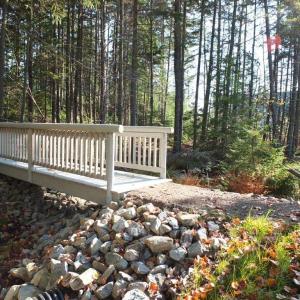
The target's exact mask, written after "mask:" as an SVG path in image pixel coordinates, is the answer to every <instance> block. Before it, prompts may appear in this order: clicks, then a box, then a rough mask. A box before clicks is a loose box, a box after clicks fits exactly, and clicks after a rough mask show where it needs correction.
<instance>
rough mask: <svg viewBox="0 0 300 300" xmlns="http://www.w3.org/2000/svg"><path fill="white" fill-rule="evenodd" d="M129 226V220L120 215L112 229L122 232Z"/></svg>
mask: <svg viewBox="0 0 300 300" xmlns="http://www.w3.org/2000/svg"><path fill="white" fill-rule="evenodd" d="M128 226H129V224H128V222H127V221H126V220H125V219H124V218H122V217H120V219H119V220H118V221H116V222H115V223H114V225H113V226H112V230H113V231H115V232H122V231H124V230H125V229H126V228H128Z"/></svg>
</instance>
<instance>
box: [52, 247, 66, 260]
mask: <svg viewBox="0 0 300 300" xmlns="http://www.w3.org/2000/svg"><path fill="white" fill-rule="evenodd" d="M64 253H65V248H64V247H63V245H61V244H58V245H56V246H54V247H53V249H52V251H51V254H50V258H54V259H58V257H59V256H60V255H61V254H64Z"/></svg>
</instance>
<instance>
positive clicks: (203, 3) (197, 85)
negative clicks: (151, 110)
mask: <svg viewBox="0 0 300 300" xmlns="http://www.w3.org/2000/svg"><path fill="white" fill-rule="evenodd" d="M204 8H205V1H201V17H200V25H199V43H198V62H197V77H196V92H195V104H194V131H193V149H196V147H197V138H198V136H197V135H198V134H197V129H198V102H199V83H200V71H201V54H202V35H203V21H204Z"/></svg>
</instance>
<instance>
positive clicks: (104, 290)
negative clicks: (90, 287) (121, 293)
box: [95, 281, 114, 299]
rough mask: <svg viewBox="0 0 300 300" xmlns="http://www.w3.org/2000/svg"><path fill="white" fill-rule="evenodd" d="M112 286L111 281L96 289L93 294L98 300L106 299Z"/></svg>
mask: <svg viewBox="0 0 300 300" xmlns="http://www.w3.org/2000/svg"><path fill="white" fill-rule="evenodd" d="M113 286H114V283H113V282H112V281H111V282H108V283H107V284H105V285H103V286H101V287H100V288H99V289H97V290H96V291H95V294H96V296H97V297H98V299H107V298H108V297H109V296H110V295H111V293H112V290H113Z"/></svg>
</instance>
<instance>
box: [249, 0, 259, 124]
mask: <svg viewBox="0 0 300 300" xmlns="http://www.w3.org/2000/svg"><path fill="white" fill-rule="evenodd" d="M256 10H257V5H256V0H255V1H254V18H253V20H254V21H253V38H252V51H251V67H250V83H249V101H248V106H249V119H251V118H252V106H253V96H254V91H253V87H254V54H255V42H256Z"/></svg>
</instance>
